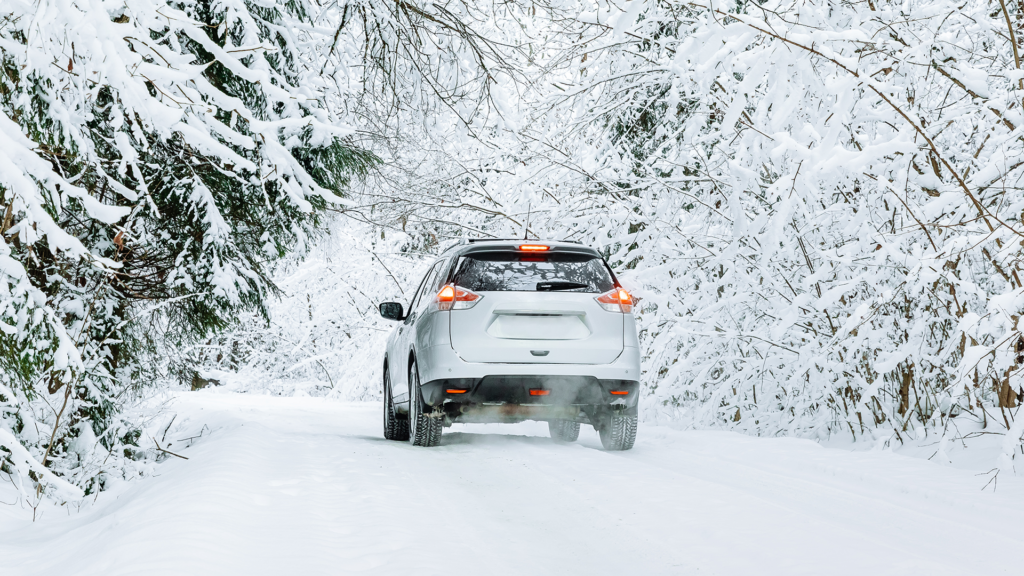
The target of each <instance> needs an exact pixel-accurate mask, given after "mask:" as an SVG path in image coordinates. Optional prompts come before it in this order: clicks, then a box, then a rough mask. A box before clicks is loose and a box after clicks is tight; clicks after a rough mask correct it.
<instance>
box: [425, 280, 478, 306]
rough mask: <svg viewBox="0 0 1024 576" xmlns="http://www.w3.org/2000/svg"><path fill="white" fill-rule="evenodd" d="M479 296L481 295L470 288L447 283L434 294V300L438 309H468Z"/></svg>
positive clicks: (474, 304) (474, 303)
mask: <svg viewBox="0 0 1024 576" xmlns="http://www.w3.org/2000/svg"><path fill="white" fill-rule="evenodd" d="M481 298H483V296H481V295H479V294H477V293H476V292H473V291H472V290H466V289H465V288H460V287H458V286H455V285H454V284H448V285H446V286H444V287H443V288H441V291H440V292H438V293H437V296H434V302H436V303H437V309H438V310H468V309H470V308H472V307H473V306H476V303H477V302H479V301H480V299H481Z"/></svg>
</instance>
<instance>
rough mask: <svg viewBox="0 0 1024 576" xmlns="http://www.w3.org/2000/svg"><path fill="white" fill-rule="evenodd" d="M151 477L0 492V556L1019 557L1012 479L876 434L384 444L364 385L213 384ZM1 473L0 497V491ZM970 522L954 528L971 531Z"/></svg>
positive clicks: (213, 560)
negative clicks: (896, 446)
mask: <svg viewBox="0 0 1024 576" xmlns="http://www.w3.org/2000/svg"><path fill="white" fill-rule="evenodd" d="M176 407H177V410H178V411H179V412H180V413H181V414H182V416H183V417H187V418H188V419H189V421H188V424H189V426H191V428H193V429H197V428H198V427H200V426H202V425H206V426H208V427H209V429H210V432H209V433H204V437H203V439H201V440H200V441H198V442H196V443H194V444H192V445H191V446H190V447H186V444H183V443H181V442H178V443H175V444H174V445H172V446H171V447H170V449H171V450H176V449H177V451H179V452H180V453H181V454H182V455H183V456H187V457H188V460H181V459H177V458H170V459H169V460H167V461H166V462H165V463H163V464H161V465H160V466H159V467H158V472H157V475H156V476H155V477H150V478H147V479H144V480H140V481H135V482H131V483H126V484H124V485H121V486H118V487H116V488H115V489H114V490H111V491H109V492H104V493H102V494H100V496H99V497H98V499H97V500H96V502H95V504H90V505H87V506H84V507H83V508H82V509H81V510H80V511H70V512H68V511H66V510H65V509H64V508H58V507H53V506H51V507H49V508H48V509H46V510H44V513H43V515H42V517H41V519H40V520H39V521H37V522H35V523H32V521H31V513H30V512H26V510H24V509H22V508H20V507H18V506H0V566H2V568H3V570H2V573H3V574H4V576H21V575H32V576H47V575H58V574H59V575H66V574H75V575H80V576H85V575H92V574H96V575H99V574H103V575H110V576H113V575H118V574H125V575H129V574H130V575H159V574H168V575H171V574H173V575H180V574H216V575H218V576H220V575H233V574H239V575H247V576H249V575H258V574H274V575H281V574H303V575H320V574H332V575H334V574H375V575H376V574H423V575H430V574H445V575H458V574H640V575H649V574H722V575H725V574H737V575H751V574H757V575H773V574H785V575H787V576H792V575H796V574H814V575H821V574H829V575H841V574H858V575H861V574H872V575H873V576H877V575H882V574H901V575H903V574H911V573H914V574H925V573H926V574H929V575H932V576H934V575H941V574H956V575H965V574H986V575H989V574H1020V573H1022V570H1024V566H1022V561H1021V559H1020V558H1021V552H1024V543H1022V542H1021V540H1020V539H1019V534H1020V532H1019V526H1020V518H1022V517H1024V481H1022V480H1021V479H1019V478H1002V479H1000V480H999V484H998V490H996V491H995V493H993V492H992V490H991V486H990V487H989V488H988V489H987V490H985V491H982V490H981V489H980V488H981V487H982V485H984V483H985V482H986V481H987V477H985V476H978V475H976V473H975V472H972V471H965V470H960V469H956V468H954V467H943V466H939V465H937V464H935V463H932V462H928V461H925V460H923V459H919V458H909V457H905V456H900V455H897V454H893V453H892V452H888V451H860V452H854V451H849V450H838V449H826V448H822V447H820V446H818V445H817V444H815V443H813V442H810V441H805V440H793V439H764V438H752V437H747V436H742V435H738V434H733V433H725V432H699V431H677V430H672V429H669V428H665V427H655V426H641V428H640V433H639V436H638V439H637V444H636V447H635V448H634V450H632V451H631V452H625V453H610V452H604V451H602V450H600V442H599V440H598V438H597V435H596V434H595V433H594V431H593V430H592V429H588V428H585V429H584V431H583V433H582V434H581V438H580V441H579V442H578V443H576V444H557V443H555V442H554V441H552V440H551V439H550V438H548V437H547V429H546V425H544V424H540V423H524V424H519V425H504V426H501V425H471V426H455V427H453V428H451V429H448V430H446V434H445V436H444V438H443V440H442V445H441V446H440V447H438V448H433V449H424V448H416V447H413V446H409V445H407V444H406V443H396V442H388V441H385V440H384V439H382V438H381V434H380V407H379V405H377V404H345V403H339V402H334V401H330V400H325V399H320V398H281V397H271V396H254V395H242V394H225V393H219V392H216V391H204V392H199V393H183V394H181V395H180V396H179V397H178V400H177V404H176ZM7 494H8V493H4V492H0V500H6V501H10V499H11V498H7V497H6V495H7ZM965 528H968V529H965Z"/></svg>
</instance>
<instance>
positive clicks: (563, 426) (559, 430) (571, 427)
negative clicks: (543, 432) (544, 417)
mask: <svg viewBox="0 0 1024 576" xmlns="http://www.w3.org/2000/svg"><path fill="white" fill-rule="evenodd" d="M548 432H550V433H551V437H552V438H554V439H555V440H558V441H559V442H575V441H576V439H577V438H579V437H580V423H579V422H574V421H572V420H548Z"/></svg>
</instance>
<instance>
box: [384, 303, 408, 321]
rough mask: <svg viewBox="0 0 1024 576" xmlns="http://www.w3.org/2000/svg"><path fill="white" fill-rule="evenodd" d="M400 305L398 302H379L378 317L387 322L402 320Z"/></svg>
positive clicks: (403, 317) (403, 316)
mask: <svg viewBox="0 0 1024 576" xmlns="http://www.w3.org/2000/svg"><path fill="white" fill-rule="evenodd" d="M402 312H403V310H402V305H401V304H399V303H398V302H381V303H380V315H381V316H383V317H385V318H387V319H388V320H404V319H405V315H404V314H403V313H402Z"/></svg>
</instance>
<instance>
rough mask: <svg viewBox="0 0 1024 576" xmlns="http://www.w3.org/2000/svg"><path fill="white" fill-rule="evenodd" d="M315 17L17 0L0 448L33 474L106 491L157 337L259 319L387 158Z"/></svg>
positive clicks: (1, 324) (184, 5) (252, 9)
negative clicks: (348, 111) (287, 260)
mask: <svg viewBox="0 0 1024 576" xmlns="http://www.w3.org/2000/svg"><path fill="white" fill-rule="evenodd" d="M311 8H313V6H311V5H310V4H309V3H307V2H305V1H303V0H288V1H280V2H246V1H243V0H194V1H193V0H188V1H180V2H178V1H167V2H164V1H161V0H139V1H134V2H131V3H120V2H76V1H71V0H41V1H36V2H29V1H27V0H26V1H21V0H15V1H14V2H6V3H4V6H3V7H2V8H0V107H2V109H3V114H2V115H0V218H2V226H0V236H2V237H3V239H4V241H3V242H0V369H2V375H0V410H2V412H0V458H2V459H3V464H2V465H3V466H4V467H5V470H7V471H14V472H20V476H19V477H20V478H21V481H22V482H28V480H27V479H28V478H30V477H31V478H33V479H35V480H39V481H41V482H40V483H41V484H45V485H48V486H58V485H60V482H59V481H57V480H55V479H54V478H53V477H52V476H46V474H47V472H46V471H45V470H42V469H41V467H40V464H41V465H43V466H46V467H48V468H51V469H53V470H55V471H57V472H58V473H59V474H61V475H62V476H63V477H64V478H66V479H69V480H71V481H72V482H73V483H74V484H77V485H79V486H81V487H83V488H85V489H86V490H93V489H96V488H97V482H102V479H103V475H104V474H105V473H106V472H107V469H106V468H104V467H103V465H100V464H98V462H100V461H104V456H105V455H107V454H108V453H115V456H120V455H121V454H124V455H126V456H129V457H131V456H133V454H134V451H135V448H136V447H137V446H138V444H139V442H138V440H139V431H138V428H137V426H135V425H134V424H133V423H131V422H126V421H124V420H123V419H121V418H119V411H120V408H121V407H122V406H123V405H124V403H125V402H126V400H127V399H128V398H130V397H131V396H132V394H133V391H134V390H133V388H134V387H138V386H142V385H144V384H145V383H146V382H148V381H151V379H152V378H153V377H154V376H155V374H154V368H155V366H154V364H153V362H154V359H153V358H152V357H151V356H150V355H149V353H150V352H152V350H153V349H154V346H156V345H157V344H159V343H160V341H161V339H172V340H178V341H197V340H201V339H204V338H206V337H208V336H209V335H210V334H212V333H213V332H215V331H217V330H218V329H221V328H223V327H225V326H227V325H228V324H229V323H230V322H231V321H232V318H233V317H234V316H235V315H236V314H237V313H238V312H239V311H241V310H257V311H259V310H263V309H264V306H265V304H264V303H265V301H266V298H267V297H268V296H269V295H270V294H272V293H273V292H274V290H275V288H274V286H273V284H272V283H271V282H270V281H269V279H268V267H269V266H270V264H271V263H272V262H273V261H274V260H275V259H277V258H279V257H281V256H282V255H284V254H286V253H289V252H293V251H298V252H301V251H303V250H304V249H305V248H306V246H307V245H308V243H309V240H310V239H311V238H312V237H314V236H316V235H317V233H318V231H319V230H321V228H322V224H323V213H324V210H325V208H327V207H328V206H331V205H337V204H338V203H340V202H343V200H342V199H341V196H342V195H343V193H344V191H345V189H346V186H347V185H348V183H349V180H350V178H352V177H358V176H359V175H362V174H364V173H365V172H366V170H367V169H368V168H370V167H371V166H372V165H373V164H374V162H375V157H374V156H373V155H372V154H371V153H369V152H366V151H365V150H363V149H361V148H359V147H358V146H356V145H355V144H353V142H352V140H351V139H350V134H351V132H352V130H351V129H350V128H347V127H345V126H343V125H341V124H340V123H339V122H338V121H337V119H335V118H333V117H332V116H331V114H330V113H329V112H328V111H327V110H326V109H325V107H324V106H323V100H324V92H323V88H324V85H323V83H322V82H321V80H320V76H319V72H320V69H319V68H317V67H316V66H315V64H311V62H310V61H309V60H308V59H307V58H308V57H309V56H310V54H309V53H308V52H307V51H306V50H305V49H306V47H307V44H309V43H310V42H311V37H312V36H316V35H317V34H318V33H319V31H318V30H317V29H316V27H315V25H314V23H313V22H312V21H311V18H312V14H313V13H314V12H313V11H312V10H311ZM18 442H20V443H22V444H23V445H24V446H25V447H27V449H28V453H29V454H30V456H31V457H28V456H26V455H25V452H24V449H23V448H22V446H19V445H17V444H18ZM97 455H98V456H99V457H97ZM33 460H34V461H33ZM115 460H116V458H115ZM118 465H119V464H112V463H111V462H109V461H108V462H107V464H106V466H107V467H116V466H118ZM30 470H35V471H36V472H34V473H31V474H30ZM26 487H27V484H26ZM64 488H65V491H64V492H63V494H74V492H75V490H74V489H73V488H71V487H68V486H64Z"/></svg>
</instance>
